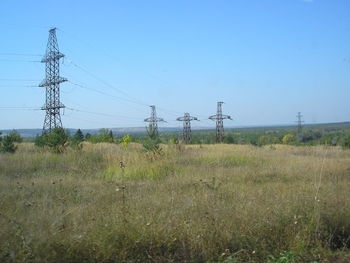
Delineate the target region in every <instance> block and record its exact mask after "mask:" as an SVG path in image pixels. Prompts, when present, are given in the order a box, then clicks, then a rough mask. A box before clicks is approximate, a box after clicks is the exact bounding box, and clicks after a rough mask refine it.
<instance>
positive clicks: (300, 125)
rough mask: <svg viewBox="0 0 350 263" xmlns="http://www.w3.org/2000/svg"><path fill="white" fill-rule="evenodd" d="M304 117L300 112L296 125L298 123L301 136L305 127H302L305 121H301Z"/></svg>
mask: <svg viewBox="0 0 350 263" xmlns="http://www.w3.org/2000/svg"><path fill="white" fill-rule="evenodd" d="M302 117H303V115H301V113H300V112H298V115H297V118H298V120H297V121H296V123H297V125H298V128H297V133H298V134H301V132H302V130H303V125H302V123H303V122H304V121H302V120H301V118H302Z"/></svg>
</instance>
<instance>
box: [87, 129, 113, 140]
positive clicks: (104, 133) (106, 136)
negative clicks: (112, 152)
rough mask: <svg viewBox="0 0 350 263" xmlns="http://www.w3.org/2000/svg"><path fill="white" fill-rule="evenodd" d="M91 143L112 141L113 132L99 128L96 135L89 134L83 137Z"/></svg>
mask: <svg viewBox="0 0 350 263" xmlns="http://www.w3.org/2000/svg"><path fill="white" fill-rule="evenodd" d="M85 138H86V139H87V140H89V142H91V143H100V142H110V143H112V142H114V136H113V132H112V131H111V130H109V129H101V130H100V132H99V134H97V135H89V136H87V135H86V137H85Z"/></svg>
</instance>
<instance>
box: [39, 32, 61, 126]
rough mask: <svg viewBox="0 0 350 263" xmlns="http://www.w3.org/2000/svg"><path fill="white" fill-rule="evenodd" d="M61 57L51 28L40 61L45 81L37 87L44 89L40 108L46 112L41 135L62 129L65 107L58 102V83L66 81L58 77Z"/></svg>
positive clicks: (54, 33)
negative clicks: (43, 98)
mask: <svg viewBox="0 0 350 263" xmlns="http://www.w3.org/2000/svg"><path fill="white" fill-rule="evenodd" d="M63 57H64V55H63V54H62V53H60V51H59V49H58V43H57V38H56V28H52V29H50V30H49V40H48V42H47V46H46V53H45V55H44V57H43V58H42V60H41V62H42V63H45V79H44V80H43V81H42V82H41V83H40V84H39V87H45V88H46V99H45V105H44V106H43V107H42V108H41V109H42V110H45V111H46V115H45V120H44V125H43V133H47V132H51V130H52V129H53V128H62V121H61V114H60V111H61V109H62V108H64V107H65V106H64V105H63V104H62V103H61V101H60V83H62V82H64V81H67V79H66V78H62V77H60V59H61V58H63Z"/></svg>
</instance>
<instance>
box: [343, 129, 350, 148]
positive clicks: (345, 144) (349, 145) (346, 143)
mask: <svg viewBox="0 0 350 263" xmlns="http://www.w3.org/2000/svg"><path fill="white" fill-rule="evenodd" d="M343 147H344V148H350V133H349V134H348V135H347V136H346V137H345V139H344V142H343Z"/></svg>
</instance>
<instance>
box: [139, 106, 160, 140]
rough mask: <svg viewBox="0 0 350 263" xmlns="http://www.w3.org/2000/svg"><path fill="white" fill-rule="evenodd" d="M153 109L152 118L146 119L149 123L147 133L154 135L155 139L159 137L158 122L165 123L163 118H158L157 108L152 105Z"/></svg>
mask: <svg viewBox="0 0 350 263" xmlns="http://www.w3.org/2000/svg"><path fill="white" fill-rule="evenodd" d="M150 107H151V117H149V118H147V119H145V120H144V121H145V122H149V125H148V128H147V131H148V133H152V134H153V135H154V136H155V137H158V134H159V133H158V122H165V121H164V120H163V119H162V118H158V117H157V113H156V106H154V105H152V106H150Z"/></svg>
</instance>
